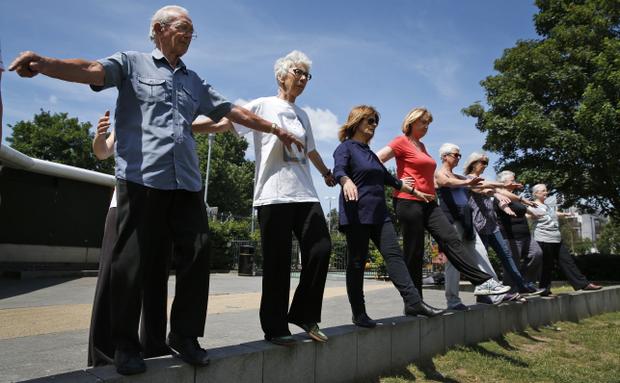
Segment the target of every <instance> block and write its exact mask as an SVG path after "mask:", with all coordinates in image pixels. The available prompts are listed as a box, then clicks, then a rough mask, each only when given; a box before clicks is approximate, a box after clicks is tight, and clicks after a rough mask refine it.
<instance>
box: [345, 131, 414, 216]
mask: <svg viewBox="0 0 620 383" xmlns="http://www.w3.org/2000/svg"><path fill="white" fill-rule="evenodd" d="M344 176H347V177H349V178H350V179H351V181H353V183H354V184H355V186H356V187H357V194H358V198H357V201H348V202H346V201H345V200H344V194H343V192H342V191H341V192H340V204H339V206H340V208H339V214H338V220H339V225H340V226H346V225H354V224H363V225H378V224H381V223H383V222H389V221H390V216H389V215H388V209H387V205H386V203H385V186H384V185H388V186H392V187H393V188H395V189H400V188H401V187H402V181H401V180H399V179H396V178H395V177H394V176H393V175H392V174H391V173H390V172H389V171H388V170H387V169H386V168H385V166H383V164H382V163H381V161H380V160H379V158H378V157H377V155H376V154H375V153H374V152H373V151H372V150H370V147H368V145H366V144H363V143H361V142H358V141H355V140H346V141H344V142H343V143H341V144H340V145H338V147H337V148H336V151H334V177H335V178H336V181H338V183H340V179H341V178H342V177H344Z"/></svg>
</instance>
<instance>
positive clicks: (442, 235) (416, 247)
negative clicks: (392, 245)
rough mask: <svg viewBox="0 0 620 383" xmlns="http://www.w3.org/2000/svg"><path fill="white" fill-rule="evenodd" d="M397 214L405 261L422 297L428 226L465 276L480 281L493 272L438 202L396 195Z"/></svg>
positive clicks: (471, 280) (478, 283) (486, 278)
mask: <svg viewBox="0 0 620 383" xmlns="http://www.w3.org/2000/svg"><path fill="white" fill-rule="evenodd" d="M394 204H395V210H396V217H397V218H398V220H399V222H400V224H401V227H402V230H403V250H404V253H405V262H406V263H407V268H408V269H409V274H410V275H411V279H412V280H413V284H414V285H415V287H416V288H417V289H418V292H419V293H420V297H422V267H423V266H424V229H426V230H428V232H429V233H430V234H431V235H432V236H433V238H434V239H435V241H437V243H438V244H439V246H440V247H441V249H442V250H443V252H444V253H445V254H446V257H448V259H449V260H450V262H451V263H452V265H453V266H454V267H455V268H456V269H457V270H458V271H460V272H461V275H462V276H463V278H465V279H467V280H468V281H470V282H471V283H472V284H474V285H476V286H477V285H480V284H482V283H483V282H485V281H487V280H489V279H491V276H490V275H489V274H487V273H485V272H483V271H481V270H480V269H479V268H478V267H477V266H476V260H475V259H474V258H473V257H472V256H471V255H470V254H469V253H468V252H467V251H465V248H464V247H463V243H462V242H461V240H460V239H459V236H458V234H457V232H456V230H454V227H452V225H451V224H450V221H448V218H446V216H445V214H444V212H443V211H441V208H440V207H439V205H437V203H436V202H430V203H426V202H421V201H413V200H406V199H402V198H395V199H394Z"/></svg>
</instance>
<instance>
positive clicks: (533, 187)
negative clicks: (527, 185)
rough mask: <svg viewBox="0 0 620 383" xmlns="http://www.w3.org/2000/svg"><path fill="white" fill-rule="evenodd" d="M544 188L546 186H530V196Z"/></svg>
mask: <svg viewBox="0 0 620 383" xmlns="http://www.w3.org/2000/svg"><path fill="white" fill-rule="evenodd" d="M546 188H547V185H545V184H536V185H534V186H532V194H533V193H538V192H539V191H541V190H542V189H546Z"/></svg>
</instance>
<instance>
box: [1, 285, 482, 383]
mask: <svg viewBox="0 0 620 383" xmlns="http://www.w3.org/2000/svg"><path fill="white" fill-rule="evenodd" d="M297 283H298V280H297V279H296V278H293V279H291V286H292V287H293V289H294V287H295V286H296V285H297ZM95 284H96V278H94V277H86V278H75V279H71V278H36V279H25V280H11V279H0V382H13V381H19V380H25V379H32V378H37V377H41V376H47V375H51V374H58V373H62V372H66V371H72V370H78V369H83V368H85V367H86V355H87V347H88V326H89V324H90V311H91V304H92V299H93V295H94V289H95ZM210 287H211V290H210V299H209V310H208V315H207V326H206V329H205V337H204V338H200V343H201V344H202V345H203V347H206V348H207V349H209V348H214V347H221V346H226V345H236V344H239V343H244V342H250V341H254V340H260V339H262V338H263V333H262V331H261V328H260V323H259V321H258V307H259V304H260V291H261V277H238V276H237V275H236V274H212V275H211V285H210ZM169 291H170V296H172V295H173V294H174V277H172V278H171V280H170V284H169ZM365 292H366V304H367V308H368V313H369V315H370V316H371V317H373V318H385V317H391V316H398V315H400V314H401V313H402V309H403V306H402V299H401V297H400V295H399V294H398V291H397V290H396V289H395V288H394V287H393V285H392V284H391V282H383V281H376V280H371V279H367V280H365ZM424 294H425V300H426V302H427V303H429V304H431V305H434V306H437V307H444V308H445V298H444V295H443V290H425V291H424ZM461 296H462V298H463V301H464V303H465V304H472V303H473V302H474V297H473V294H471V293H468V292H462V293H461ZM291 297H292V294H291ZM349 323H351V311H350V306H349V302H348V300H347V296H346V288H345V281H344V277H343V276H340V275H330V276H329V277H328V281H327V285H326V289H325V295H324V301H323V321H322V322H321V327H333V326H338V325H342V324H349ZM290 329H291V331H292V332H293V333H300V332H302V331H301V329H299V328H297V327H296V326H294V325H291V326H290Z"/></svg>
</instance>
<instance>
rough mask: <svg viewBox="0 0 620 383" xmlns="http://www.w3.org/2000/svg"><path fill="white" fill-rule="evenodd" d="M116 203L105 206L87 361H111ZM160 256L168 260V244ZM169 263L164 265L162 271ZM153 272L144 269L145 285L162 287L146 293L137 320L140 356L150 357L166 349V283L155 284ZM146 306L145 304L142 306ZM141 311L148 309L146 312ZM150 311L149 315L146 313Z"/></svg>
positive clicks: (153, 288)
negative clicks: (111, 279) (111, 278)
mask: <svg viewBox="0 0 620 383" xmlns="http://www.w3.org/2000/svg"><path fill="white" fill-rule="evenodd" d="M116 215H117V214H116V207H112V208H110V210H108V215H107V216H106V221H105V228H104V231H103V241H102V244H101V253H100V256H99V273H98V277H97V286H96V288H95V299H94V302H93V310H92V314H91V319H90V329H89V330H90V331H89V337H88V365H89V366H102V365H106V364H112V363H113V362H114V349H115V346H114V343H113V342H112V329H111V317H110V315H111V308H110V307H111V306H110V269H111V265H112V249H113V248H114V243H115V242H116V237H117V234H116ZM161 251H162V252H164V254H162V259H165V260H169V259H170V254H171V253H172V248H171V247H170V248H163V249H161ZM168 269H169V266H166V275H167V273H168ZM156 276H157V275H156V274H151V273H146V275H145V278H146V281H145V284H146V286H147V287H146V289H148V290H149V291H155V289H157V288H161V289H163V290H162V291H161V293H160V294H149V296H150V297H151V299H149V300H145V301H143V302H142V306H143V308H142V313H143V315H142V320H141V321H140V343H141V345H142V350H143V351H144V357H146V358H152V357H156V356H163V355H166V354H168V353H169V351H168V348H167V347H166V321H167V299H166V298H167V295H168V291H167V290H168V286H167V283H166V284H163V286H158V285H157V283H159V281H160V278H150V277H156ZM145 305H146V306H147V307H146V308H145V307H144V306H145ZM144 313H148V314H147V315H146V316H145V315H144ZM149 314H150V315H149Z"/></svg>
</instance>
